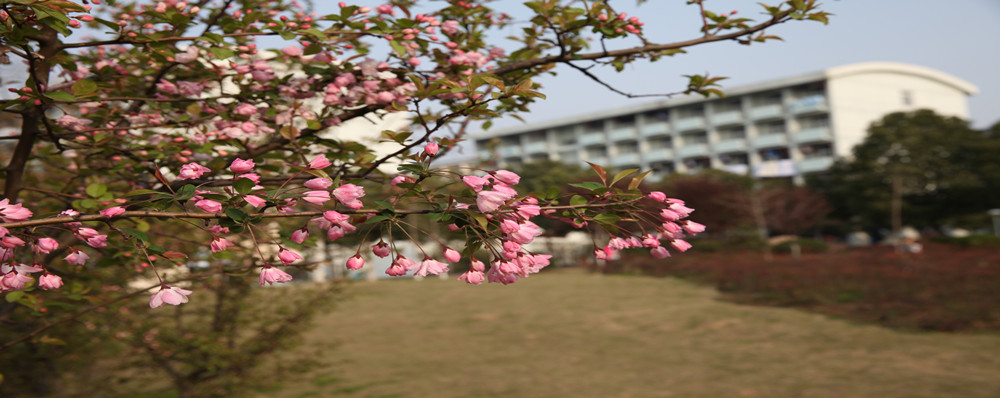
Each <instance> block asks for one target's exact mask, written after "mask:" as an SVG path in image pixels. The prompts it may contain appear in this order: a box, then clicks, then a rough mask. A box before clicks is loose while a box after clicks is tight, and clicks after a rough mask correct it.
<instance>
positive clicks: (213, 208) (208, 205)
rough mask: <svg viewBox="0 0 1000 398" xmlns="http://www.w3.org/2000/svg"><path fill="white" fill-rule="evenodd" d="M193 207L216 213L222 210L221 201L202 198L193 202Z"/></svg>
mask: <svg viewBox="0 0 1000 398" xmlns="http://www.w3.org/2000/svg"><path fill="white" fill-rule="evenodd" d="M194 207H197V208H199V209H201V211H203V212H205V213H218V212H221V211H222V203H219V202H216V201H214V200H209V199H202V200H199V201H197V202H195V204H194Z"/></svg>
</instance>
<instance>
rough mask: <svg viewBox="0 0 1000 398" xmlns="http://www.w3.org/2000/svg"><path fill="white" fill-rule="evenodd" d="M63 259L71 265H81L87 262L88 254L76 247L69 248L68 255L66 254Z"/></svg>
mask: <svg viewBox="0 0 1000 398" xmlns="http://www.w3.org/2000/svg"><path fill="white" fill-rule="evenodd" d="M64 259H65V260H66V262H67V263H70V264H73V265H83V264H84V263H86V262H87V260H88V259H90V256H88V255H87V253H84V252H82V251H79V250H76V249H70V253H69V255H67V256H66V257H65V258H64Z"/></svg>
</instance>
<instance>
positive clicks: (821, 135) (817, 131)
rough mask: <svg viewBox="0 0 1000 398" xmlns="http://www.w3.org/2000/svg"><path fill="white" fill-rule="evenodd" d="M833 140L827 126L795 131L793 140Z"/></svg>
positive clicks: (803, 141) (801, 141)
mask: <svg viewBox="0 0 1000 398" xmlns="http://www.w3.org/2000/svg"><path fill="white" fill-rule="evenodd" d="M832 140H833V135H832V134H831V133H830V128H829V127H813V128H809V129H805V130H802V131H799V132H797V133H795V142H797V143H800V144H803V143H807V142H829V141H832Z"/></svg>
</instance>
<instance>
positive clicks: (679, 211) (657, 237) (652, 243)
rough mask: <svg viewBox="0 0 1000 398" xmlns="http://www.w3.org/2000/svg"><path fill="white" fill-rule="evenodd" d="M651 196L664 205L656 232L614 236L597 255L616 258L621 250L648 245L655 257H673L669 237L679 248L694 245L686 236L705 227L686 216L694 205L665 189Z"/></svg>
mask: <svg viewBox="0 0 1000 398" xmlns="http://www.w3.org/2000/svg"><path fill="white" fill-rule="evenodd" d="M649 198H650V199H652V200H653V201H655V202H658V203H660V204H662V205H663V208H662V209H660V211H659V213H658V215H659V216H660V218H661V219H662V222H661V223H660V225H659V226H658V228H657V232H656V233H647V234H644V235H641V236H635V235H627V236H615V237H612V238H611V239H610V240H609V241H608V244H607V245H606V246H604V247H601V248H597V249H595V250H594V257H596V258H597V259H599V260H610V259H612V258H614V256H615V255H616V253H617V252H618V251H619V250H623V249H634V248H648V249H650V251H649V252H650V254H651V255H652V256H653V257H655V258H666V257H670V252H669V251H668V250H667V248H666V247H664V246H663V245H662V241H663V240H666V241H667V242H668V244H669V245H670V247H672V248H673V249H674V250H677V251H678V252H682V253H683V252H685V251H687V250H688V249H690V248H691V244H690V243H688V242H687V241H685V240H684V239H683V238H685V237H686V236H687V234H690V235H692V236H693V235H696V234H698V233H700V232H703V231H705V226H704V225H702V224H699V223H696V222H694V221H691V220H685V218H687V217H688V216H689V215H691V213H692V212H693V211H694V209H692V208H689V207H687V206H685V205H684V201H683V200H680V199H674V198H667V195H666V194H664V193H663V192H658V191H654V192H650V193H649Z"/></svg>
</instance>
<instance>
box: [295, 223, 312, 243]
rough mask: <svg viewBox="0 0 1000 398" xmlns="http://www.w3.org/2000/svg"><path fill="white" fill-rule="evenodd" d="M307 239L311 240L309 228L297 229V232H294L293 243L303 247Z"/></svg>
mask: <svg viewBox="0 0 1000 398" xmlns="http://www.w3.org/2000/svg"><path fill="white" fill-rule="evenodd" d="M306 239H309V229H308V228H305V227H302V228H300V229H296V230H295V232H292V242H295V243H298V244H300V245H301V244H302V242H305V241H306Z"/></svg>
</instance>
